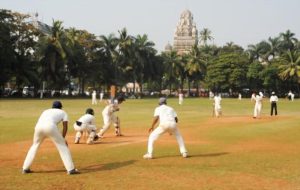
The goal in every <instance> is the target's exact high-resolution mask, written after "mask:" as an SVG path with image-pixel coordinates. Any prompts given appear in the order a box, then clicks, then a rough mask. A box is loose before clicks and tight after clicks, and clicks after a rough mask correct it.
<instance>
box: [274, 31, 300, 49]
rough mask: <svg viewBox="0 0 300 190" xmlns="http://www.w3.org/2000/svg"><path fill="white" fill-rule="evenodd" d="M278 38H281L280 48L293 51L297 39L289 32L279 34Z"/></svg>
mask: <svg viewBox="0 0 300 190" xmlns="http://www.w3.org/2000/svg"><path fill="white" fill-rule="evenodd" d="M279 35H280V37H281V38H282V42H281V46H282V48H283V49H285V50H290V51H291V50H293V49H294V47H295V44H296V43H297V41H298V40H297V38H295V34H294V33H292V32H291V31H290V30H287V31H286V32H285V33H283V32H282V33H280V34H279Z"/></svg>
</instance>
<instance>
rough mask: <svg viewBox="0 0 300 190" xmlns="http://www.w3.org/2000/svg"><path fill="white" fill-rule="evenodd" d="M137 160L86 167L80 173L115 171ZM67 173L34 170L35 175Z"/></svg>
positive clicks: (80, 169)
mask: <svg viewBox="0 0 300 190" xmlns="http://www.w3.org/2000/svg"><path fill="white" fill-rule="evenodd" d="M136 161H137V160H129V161H124V162H112V163H107V164H96V165H91V166H86V167H83V168H78V170H79V171H80V173H82V174H83V173H91V172H98V171H105V170H114V169H118V168H122V167H125V166H128V165H131V164H134V163H135V162H136ZM61 172H64V173H66V172H67V171H66V170H51V171H37V170H34V171H33V173H61Z"/></svg>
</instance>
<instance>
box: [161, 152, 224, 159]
mask: <svg viewBox="0 0 300 190" xmlns="http://www.w3.org/2000/svg"><path fill="white" fill-rule="evenodd" d="M226 154H230V153H229V152H216V153H208V154H191V155H189V156H188V158H194V157H216V156H223V155H226ZM178 156H180V157H181V155H166V156H160V157H155V158H168V157H178Z"/></svg>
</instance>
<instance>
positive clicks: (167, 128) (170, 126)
mask: <svg viewBox="0 0 300 190" xmlns="http://www.w3.org/2000/svg"><path fill="white" fill-rule="evenodd" d="M165 132H169V133H171V134H172V135H175V137H176V140H177V143H178V145H179V150H180V153H181V154H183V153H187V150H186V148H185V145H184V142H183V138H182V136H181V134H180V132H179V130H178V128H177V126H176V123H175V122H169V123H164V124H160V125H159V126H158V127H157V128H156V129H154V131H153V132H152V133H151V134H150V136H149V140H148V154H150V155H152V153H153V145H154V142H155V141H156V140H157V139H158V138H159V137H160V135H162V134H164V133H165Z"/></svg>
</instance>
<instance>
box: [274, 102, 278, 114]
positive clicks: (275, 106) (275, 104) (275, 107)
mask: <svg viewBox="0 0 300 190" xmlns="http://www.w3.org/2000/svg"><path fill="white" fill-rule="evenodd" d="M274 109H275V115H277V103H274Z"/></svg>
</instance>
